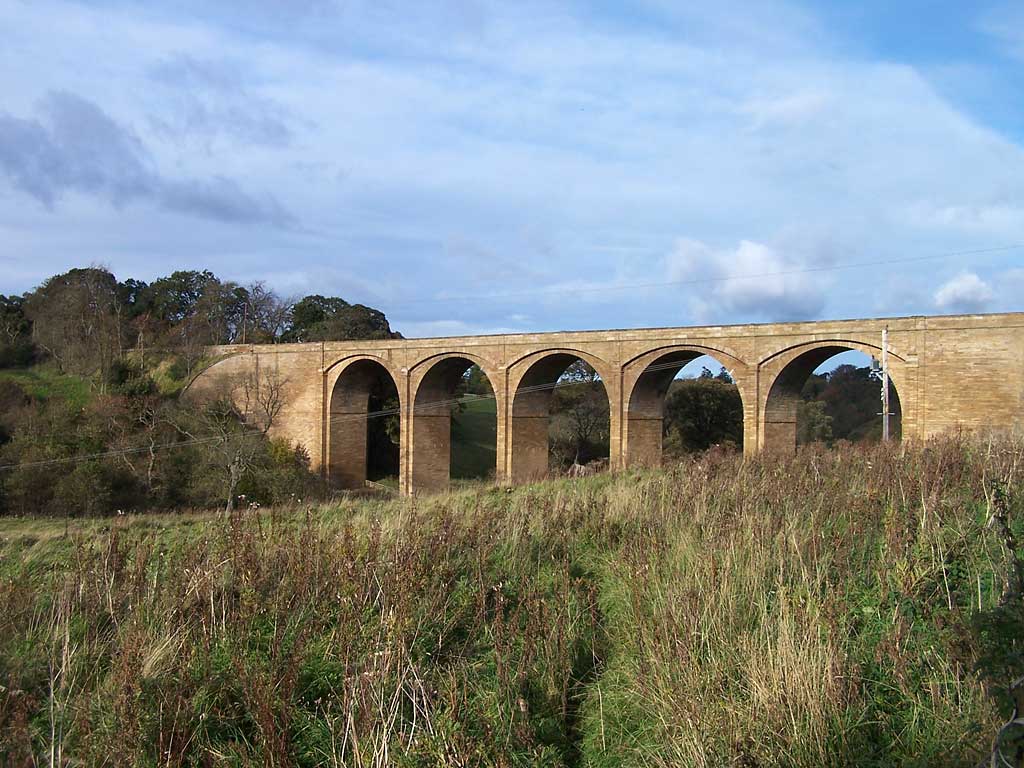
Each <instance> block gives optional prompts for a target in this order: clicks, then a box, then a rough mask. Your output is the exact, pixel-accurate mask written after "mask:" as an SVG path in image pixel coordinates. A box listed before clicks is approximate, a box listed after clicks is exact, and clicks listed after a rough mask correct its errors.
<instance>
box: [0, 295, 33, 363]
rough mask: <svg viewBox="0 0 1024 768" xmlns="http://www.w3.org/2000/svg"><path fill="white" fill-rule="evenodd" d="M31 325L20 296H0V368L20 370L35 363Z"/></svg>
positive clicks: (23, 301)
mask: <svg viewBox="0 0 1024 768" xmlns="http://www.w3.org/2000/svg"><path fill="white" fill-rule="evenodd" d="M35 357H36V353H35V348H34V347H33V345H32V323H31V322H30V321H29V319H28V317H26V316H25V300H24V298H22V297H21V296H4V295H3V294H0V368H20V367H24V366H27V365H31V364H32V363H33V362H35Z"/></svg>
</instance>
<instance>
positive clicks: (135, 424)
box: [0, 267, 400, 515]
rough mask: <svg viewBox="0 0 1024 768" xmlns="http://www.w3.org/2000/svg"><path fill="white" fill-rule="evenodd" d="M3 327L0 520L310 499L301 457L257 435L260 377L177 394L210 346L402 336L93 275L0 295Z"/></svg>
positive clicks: (346, 320)
mask: <svg viewBox="0 0 1024 768" xmlns="http://www.w3.org/2000/svg"><path fill="white" fill-rule="evenodd" d="M0 332H2V335H0V465H3V469H0V514H3V513H13V514H43V515H45V514H58V515H65V514H69V515H75V514H111V513H116V512H117V511H124V512H128V511H132V510H142V509H176V508H184V507H202V508H208V507H214V506H224V505H227V506H231V505H233V504H235V503H237V502H238V500H239V499H242V500H243V503H249V504H259V503H263V504H267V503H281V502H283V501H287V500H289V499H296V500H297V499H300V498H306V497H311V496H316V495H319V494H322V493H323V491H324V489H323V488H322V486H321V484H320V481H319V479H318V478H317V477H316V476H315V475H314V474H313V473H311V472H310V471H309V458H308V456H306V455H305V453H304V451H302V450H301V449H297V448H295V447H294V446H290V445H288V444H286V443H283V442H280V441H275V440H272V439H270V438H269V437H268V436H267V433H268V431H269V428H270V426H271V423H272V418H273V415H274V414H273V409H274V406H273V404H272V403H270V402H269V401H268V400H267V393H268V392H270V393H272V392H273V391H274V388H273V386H270V385H269V384H268V382H238V385H239V386H240V387H242V388H243V391H242V394H243V395H245V394H247V393H248V392H252V393H254V396H253V397H251V398H249V397H245V396H243V397H237V396H235V397H228V396H227V393H225V396H224V397H221V398H217V399H215V400H214V401H213V402H210V403H208V404H206V405H203V406H197V405H194V404H183V403H180V402H179V401H178V399H177V394H178V393H179V392H180V391H181V390H182V388H183V387H184V385H185V384H186V383H187V381H188V380H189V378H190V377H191V375H192V374H193V373H195V371H196V370H197V369H198V367H199V366H201V365H202V363H203V356H204V351H205V349H206V348H207V347H208V346H210V345H218V344H239V343H277V342H293V341H333V340H344V339H384V338H399V337H400V335H399V334H397V333H395V332H394V331H392V329H391V327H390V325H389V323H388V320H387V318H386V317H385V315H384V313H383V312H381V311H380V310H377V309H374V308H372V307H367V306H364V305H362V304H350V303H349V302H347V301H345V300H344V299H341V298H338V297H331V296H321V295H309V296H304V297H302V298H299V299H290V298H285V297H282V296H280V295H279V294H277V293H275V292H274V291H272V290H270V289H268V288H267V287H266V286H265V285H264V284H262V283H259V282H256V283H251V284H248V285H241V284H238V283H235V282H232V281H227V280H222V279H220V278H218V277H217V276H216V275H214V274H213V273H212V272H210V271H208V270H202V271H196V270H191V271H177V272H174V273H172V274H170V275H168V276H166V277H161V278H159V279H157V280H154V281H153V282H151V283H146V282H144V281H141V280H135V279H128V280H125V281H119V280H118V279H117V278H116V277H115V276H114V275H113V274H112V273H111V272H109V271H108V270H106V269H101V268H95V267H90V268H84V269H72V270H70V271H68V272H65V273H63V274H60V275H55V276H53V277H51V278H49V279H47V280H45V281H44V282H43V283H42V284H41V285H40V286H39V287H37V288H36V289H34V290H33V291H30V292H28V293H26V294H23V295H19V296H0ZM254 385H255V386H254ZM234 394H235V395H237V394H238V393H234Z"/></svg>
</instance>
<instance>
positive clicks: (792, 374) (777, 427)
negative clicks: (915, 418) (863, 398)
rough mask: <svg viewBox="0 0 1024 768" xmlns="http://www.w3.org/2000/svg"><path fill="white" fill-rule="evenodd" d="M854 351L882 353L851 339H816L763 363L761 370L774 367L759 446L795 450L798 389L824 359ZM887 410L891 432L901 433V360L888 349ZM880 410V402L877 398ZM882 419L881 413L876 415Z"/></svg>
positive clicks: (868, 353) (799, 400)
mask: <svg viewBox="0 0 1024 768" xmlns="http://www.w3.org/2000/svg"><path fill="white" fill-rule="evenodd" d="M849 351H856V352H862V353H864V354H867V355H869V356H871V357H876V358H877V357H878V356H880V355H881V348H880V347H876V346H874V345H871V344H865V343H863V342H859V341H852V340H829V341H818V342H814V343H813V344H810V345H802V346H800V347H797V348H791V349H787V350H783V351H782V352H780V353H778V354H776V355H773V356H772V357H771V358H769V360H768V361H766V363H765V364H764V367H763V370H766V371H769V372H771V371H774V376H773V377H772V378H770V382H771V383H770V385H769V386H768V389H767V393H766V394H765V396H764V405H763V407H762V410H761V412H762V417H761V419H762V428H761V447H762V449H763V450H765V451H771V452H775V453H794V452H795V451H796V447H797V431H798V430H797V424H798V411H799V406H800V403H801V401H802V397H801V393H802V392H803V388H804V385H805V384H806V383H807V380H808V379H809V378H810V376H811V374H812V373H814V371H815V370H816V369H817V368H818V367H820V366H821V365H822V364H823V363H825V362H827V361H828V360H829V359H831V358H833V357H835V356H836V355H839V354H842V353H843V352H849ZM889 360H890V371H889V373H890V377H889V410H890V414H891V416H892V417H893V420H892V422H891V424H892V427H893V429H892V432H893V435H894V436H898V435H899V433H900V422H901V420H902V406H901V404H900V396H899V388H900V386H902V378H903V377H902V365H903V360H902V358H901V357H899V356H898V355H895V354H893V353H892V352H891V351H890V352H889ZM879 412H881V402H879ZM879 419H881V416H879Z"/></svg>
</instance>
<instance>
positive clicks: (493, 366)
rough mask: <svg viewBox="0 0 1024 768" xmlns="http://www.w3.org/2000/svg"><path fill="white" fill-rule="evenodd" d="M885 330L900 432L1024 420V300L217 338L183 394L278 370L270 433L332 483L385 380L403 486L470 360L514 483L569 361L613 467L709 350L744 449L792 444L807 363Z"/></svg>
mask: <svg viewBox="0 0 1024 768" xmlns="http://www.w3.org/2000/svg"><path fill="white" fill-rule="evenodd" d="M886 328H887V329H888V347H889V350H888V360H889V370H890V375H891V379H892V384H893V388H894V390H895V391H894V393H893V395H894V396H891V399H892V401H893V404H892V410H893V411H896V412H899V413H900V415H901V421H902V435H903V439H923V438H927V437H930V436H932V435H936V434H939V433H941V432H943V431H946V430H950V429H957V428H964V429H969V430H978V429H985V428H1011V429H1012V428H1020V427H1024V313H1009V314H990V315H955V316H941V317H897V318H886V319H866V320H836V321H822V322H803V323H772V324H763V325H721V326H708V327H698V328H651V329H641V330H613V331H580V332H560V333H536V334H508V335H495V336H463V337H454V338H435V339H398V340H387V341H346V342H325V343H306V344H276V345H234V346H222V347H215V348H213V349H211V350H210V354H211V356H212V357H213V358H215V359H216V362H215V363H214V364H212V365H211V366H209V367H208V368H207V369H205V370H204V371H203V372H202V373H201V374H199V375H198V376H197V377H196V378H195V379H194V380H193V382H192V384H191V385H190V387H189V389H188V394H189V396H198V397H203V396H209V395H210V394H211V393H213V392H215V391H220V392H222V393H223V392H227V391H231V392H233V393H234V395H235V397H236V398H237V397H238V393H239V391H240V390H239V386H240V385H239V382H240V381H241V380H243V379H246V380H248V381H249V382H250V384H249V385H247V386H249V387H250V388H251V386H252V382H255V385H256V387H257V388H258V387H260V386H263V387H264V388H267V387H270V386H271V384H270V382H272V381H273V382H276V383H275V384H274V386H276V387H277V388H278V390H279V392H280V398H279V404H280V410H279V412H278V413H277V415H276V418H275V419H274V422H273V426H272V428H271V433H272V434H275V435H277V436H279V437H282V438H284V439H287V440H289V441H291V442H294V443H299V444H301V445H302V446H304V447H305V449H306V450H307V451H308V452H309V456H310V458H311V460H312V463H313V466H314V467H315V468H317V469H319V471H321V472H322V473H323V474H324V475H325V476H326V477H327V478H328V479H329V480H330V481H331V482H332V483H334V484H336V485H338V486H340V487H360V486H362V485H364V483H365V480H366V467H367V458H366V451H367V437H366V436H367V430H366V424H367V418H366V414H367V409H368V402H369V398H370V391H371V387H373V386H374V384H375V382H379V381H381V380H384V381H389V382H393V383H394V386H395V388H396V389H397V392H398V396H399V401H400V408H399V411H400V415H401V421H400V423H401V436H400V457H401V458H400V478H399V482H400V488H401V491H402V493H404V494H411V493H414V492H422V491H433V490H440V489H443V488H445V487H446V486H447V485H448V482H449V467H450V456H451V453H450V448H451V436H450V435H451V432H450V423H451V417H450V407H449V404H448V403H447V402H446V401H449V400H450V399H451V397H452V393H453V390H454V388H455V386H456V385H457V383H458V382H459V380H460V378H461V377H462V376H463V374H464V373H465V372H466V371H467V370H468V369H469V368H470V367H471V366H472V365H474V364H476V365H478V366H479V367H480V369H481V370H482V371H483V372H484V374H486V376H487V378H488V379H489V381H490V384H491V386H492V387H493V389H494V394H495V398H496V401H497V446H496V447H497V467H496V474H497V477H498V479H499V480H502V481H505V482H513V483H516V482H523V481H527V480H530V479H534V478H537V477H540V476H542V475H544V474H545V473H546V472H547V468H548V416H549V401H550V398H551V391H552V390H551V387H552V385H553V384H554V382H555V381H556V380H557V379H558V378H559V377H560V376H561V374H562V373H563V372H564V371H565V369H566V368H567V366H569V365H570V364H571V363H573V362H574V361H576V360H578V359H582V360H585V361H586V362H587V363H589V364H590V365H591V366H592V367H593V368H594V370H595V371H597V373H598V374H599V375H600V377H601V380H602V381H603V383H604V386H605V391H606V392H607V395H608V400H609V405H610V435H611V445H610V457H609V462H610V466H611V467H612V468H613V469H619V468H624V467H630V466H637V465H649V464H654V463H657V462H658V461H659V460H660V457H661V440H662V407H663V403H664V398H665V394H666V392H667V390H668V387H669V384H670V383H671V381H672V379H673V378H674V377H675V375H676V373H677V372H678V371H679V369H680V368H682V366H684V365H685V364H686V363H687V362H689V361H691V360H693V359H695V358H697V357H699V356H701V355H705V354H706V355H711V356H712V357H714V358H715V359H716V360H718V361H719V362H720V363H721V364H723V365H724V366H725V367H726V368H727V369H728V370H729V371H730V373H731V374H732V376H733V379H734V380H735V381H736V384H737V386H738V388H739V392H740V396H741V398H742V402H743V422H744V423H743V448H744V451H746V452H747V453H754V452H757V451H761V450H775V451H793V450H794V449H795V445H796V408H797V402H798V399H799V393H800V390H801V387H802V386H803V384H804V383H805V381H806V380H807V378H808V376H809V375H810V374H811V372H812V371H814V369H815V368H817V367H818V366H819V365H820V364H821V363H822V362H824V361H825V360H827V359H828V358H829V357H831V356H832V355H834V354H836V353H839V352H843V351H846V350H860V351H862V352H865V353H867V354H869V355H871V356H874V357H876V358H877V357H879V356H880V354H881V345H882V331H883V329H886Z"/></svg>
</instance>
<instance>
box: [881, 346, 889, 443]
mask: <svg viewBox="0 0 1024 768" xmlns="http://www.w3.org/2000/svg"><path fill="white" fill-rule="evenodd" d="M882 440H883V441H888V440H889V327H888V326H886V327H885V328H883V329H882Z"/></svg>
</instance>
